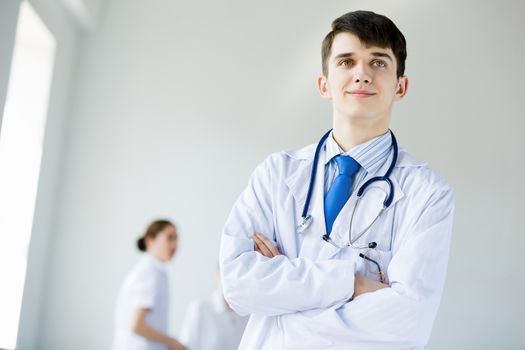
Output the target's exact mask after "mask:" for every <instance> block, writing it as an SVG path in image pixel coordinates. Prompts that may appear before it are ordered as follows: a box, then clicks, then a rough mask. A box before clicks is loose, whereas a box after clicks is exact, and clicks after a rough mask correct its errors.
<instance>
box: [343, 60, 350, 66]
mask: <svg viewBox="0 0 525 350" xmlns="http://www.w3.org/2000/svg"><path fill="white" fill-rule="evenodd" d="M351 64H352V60H343V61H341V63H340V65H341V66H343V67H347V66H349V65H351Z"/></svg>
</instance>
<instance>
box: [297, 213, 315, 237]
mask: <svg viewBox="0 0 525 350" xmlns="http://www.w3.org/2000/svg"><path fill="white" fill-rule="evenodd" d="M312 220H313V218H312V215H306V216H303V217H301V220H300V221H299V225H297V232H299V233H303V232H304V231H305V230H306V229H307V228H308V227H310V225H311V224H312Z"/></svg>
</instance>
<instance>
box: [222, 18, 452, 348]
mask: <svg viewBox="0 0 525 350" xmlns="http://www.w3.org/2000/svg"><path fill="white" fill-rule="evenodd" d="M405 59H406V42H405V38H404V36H403V34H402V33H401V32H400V31H399V29H398V28H397V27H396V26H395V24H394V23H393V22H392V21H390V20H389V19H388V18H387V17H385V16H382V15H378V14H375V13H373V12H368V11H355V12H350V13H347V14H345V15H343V16H341V17H339V18H338V19H336V20H335V21H334V22H333V23H332V31H331V32H330V33H328V34H327V36H326V38H325V39H324V41H323V44H322V68H323V74H322V75H320V76H319V77H318V79H317V85H318V88H319V92H320V94H321V96H322V97H323V98H325V99H327V100H330V101H331V103H332V106H333V130H332V131H331V132H330V133H328V134H327V135H326V138H325V139H324V140H322V142H320V143H319V146H318V144H312V145H310V146H307V147H305V148H302V149H299V150H295V151H290V152H279V153H276V154H272V155H270V156H269V157H268V158H267V159H266V160H264V162H262V163H261V164H260V165H259V166H258V167H257V168H256V169H255V171H254V173H253V174H252V176H251V178H250V181H249V184H248V186H247V188H246V189H245V190H244V191H243V193H242V194H241V195H240V197H239V198H238V200H237V202H236V203H235V205H234V207H233V209H232V211H231V213H230V216H229V218H228V220H227V222H226V224H225V227H224V230H223V233H222V241H221V252H220V265H221V275H222V281H223V289H224V296H225V298H226V300H227V301H228V303H229V304H230V305H231V307H232V308H233V309H234V310H235V311H237V312H238V313H239V314H241V315H250V320H249V322H248V325H247V327H246V331H245V333H244V336H243V339H242V341H241V345H240V349H272V350H275V349H360V350H362V349H422V348H423V347H424V346H425V344H426V343H427V341H428V338H429V336H430V332H431V329H432V324H433V322H434V319H435V316H436V313H437V309H438V306H439V302H440V299H441V294H442V290H443V285H444V281H445V274H446V268H447V261H448V255H449V246H450V238H451V231H452V217H453V211H454V203H453V191H452V188H451V187H450V186H449V185H448V184H447V183H446V182H445V180H444V179H442V178H441V177H440V176H439V175H437V174H436V173H435V172H433V171H432V170H430V169H429V167H428V166H427V165H426V164H425V163H423V162H420V161H418V160H416V159H414V158H413V157H412V156H411V155H410V154H409V153H408V152H407V151H406V150H405V149H403V148H401V147H399V148H398V147H397V142H396V140H395V136H394V134H393V133H392V132H391V130H389V125H390V116H391V110H392V105H393V103H394V102H395V101H399V100H401V99H402V98H403V97H404V96H405V95H406V92H407V88H408V78H407V77H406V76H405V75H404V70H405ZM316 150H317V151H316ZM316 154H317V156H316ZM378 176H385V177H387V178H388V180H385V179H384V178H381V179H379V180H378V181H374V182H372V183H371V184H370V185H369V186H368V187H366V190H365V191H364V193H362V194H361V195H362V196H361V199H360V201H359V205H357V204H358V203H357V200H358V198H357V197H358V192H359V190H360V189H361V188H362V187H363V185H366V184H367V183H368V182H369V180H370V179H373V178H375V177H378ZM312 177H313V178H314V179H313V180H312ZM376 180H377V179H376ZM311 181H312V186H310V182H311ZM390 194H391V196H390V197H389V195H390ZM385 198H387V199H388V200H386V199H385ZM307 202H309V203H308V205H307ZM305 206H306V207H307V208H306V210H305ZM356 207H357V209H356ZM383 207H385V210H384V211H383V212H381V209H382V208H383ZM305 211H306V212H305ZM303 217H304V218H307V220H303ZM376 217H377V220H375V221H374V219H375V218H376ZM370 224H372V225H371V226H370Z"/></svg>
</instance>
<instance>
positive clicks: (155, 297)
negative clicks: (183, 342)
mask: <svg viewBox="0 0 525 350" xmlns="http://www.w3.org/2000/svg"><path fill="white" fill-rule="evenodd" d="M168 289H169V284H168V274H167V271H166V267H165V265H164V264H163V263H162V262H160V261H159V260H157V259H156V258H154V257H153V256H152V255H150V254H148V253H144V254H143V255H142V256H141V258H140V260H139V261H138V263H137V264H136V265H135V266H134V267H133V269H132V270H131V271H130V272H129V273H128V275H127V277H126V279H125V280H124V284H123V285H122V287H121V289H120V292H119V295H118V298H117V307H116V312H115V336H114V339H113V346H112V350H167V349H168V347H167V346H166V345H164V344H161V343H157V342H152V341H149V340H148V339H146V338H144V337H141V336H139V335H137V334H135V333H133V332H132V331H131V329H130V327H131V321H132V317H133V315H134V313H135V312H136V311H137V309H149V310H150V312H149V313H148V315H147V317H146V322H147V323H148V325H149V326H151V327H152V328H154V329H155V330H157V331H159V332H162V333H164V334H166V333H167V331H168V311H169V310H168V308H169V305H168V302H169V290H168Z"/></svg>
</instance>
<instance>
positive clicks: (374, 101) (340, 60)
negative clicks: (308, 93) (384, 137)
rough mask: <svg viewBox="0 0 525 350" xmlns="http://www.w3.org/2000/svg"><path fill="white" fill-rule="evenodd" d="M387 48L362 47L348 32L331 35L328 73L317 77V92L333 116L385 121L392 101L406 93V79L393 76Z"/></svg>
mask: <svg viewBox="0 0 525 350" xmlns="http://www.w3.org/2000/svg"><path fill="white" fill-rule="evenodd" d="M396 70H397V63H396V59H395V56H394V53H393V52H392V50H391V49H390V48H387V49H385V48H379V47H376V46H371V47H366V46H365V45H364V44H363V43H361V41H360V40H359V38H358V37H357V36H356V35H354V34H352V33H339V34H337V35H336V36H335V37H334V41H333V43H332V52H331V54H330V57H329V59H328V76H327V77H325V76H319V77H318V80H317V83H318V88H319V92H320V93H321V95H322V96H323V97H324V98H326V99H329V100H332V105H333V108H334V116H335V117H343V118H345V119H351V120H354V121H357V122H364V123H374V124H377V123H382V122H386V123H389V120H390V112H391V108H392V103H393V102H394V101H397V100H400V99H401V98H403V97H404V95H405V94H406V89H407V87H408V79H407V78H406V76H402V77H400V78H399V79H398V78H397V75H396Z"/></svg>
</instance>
